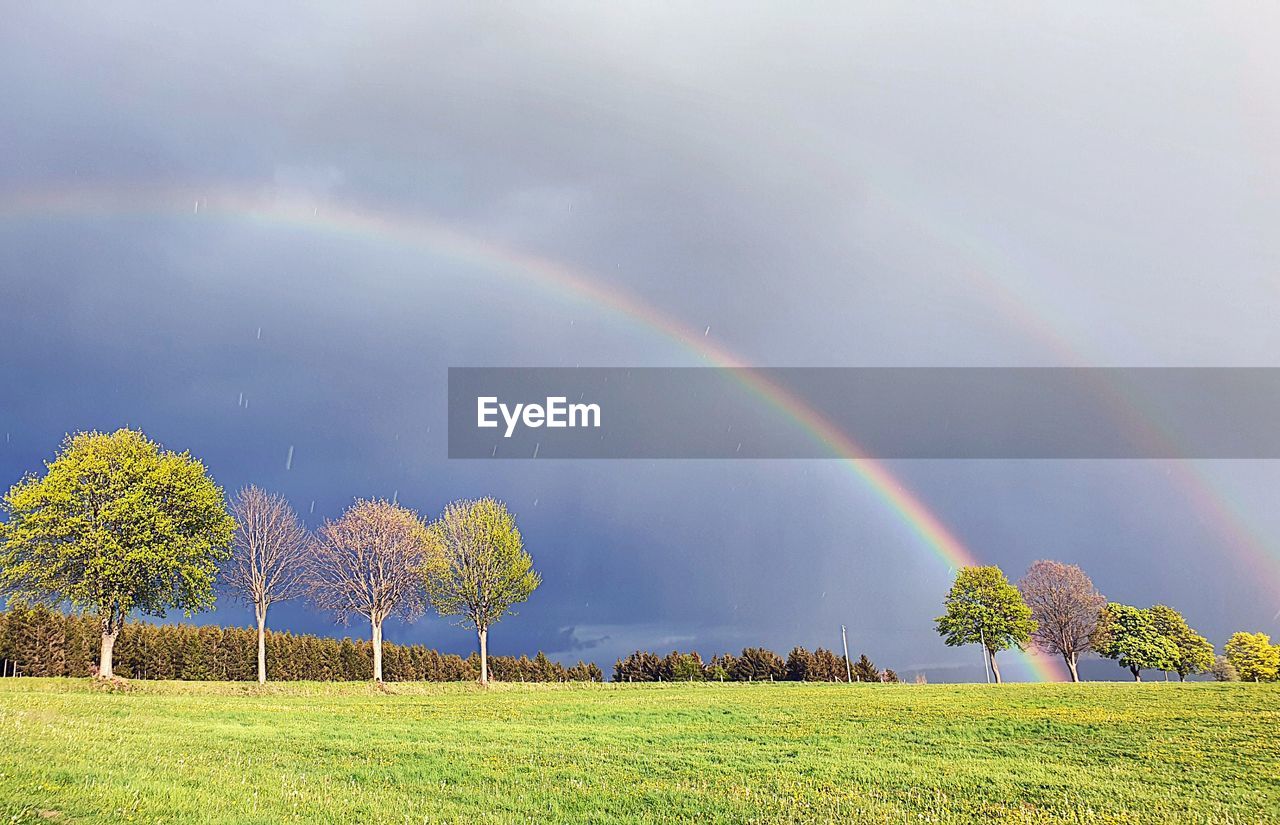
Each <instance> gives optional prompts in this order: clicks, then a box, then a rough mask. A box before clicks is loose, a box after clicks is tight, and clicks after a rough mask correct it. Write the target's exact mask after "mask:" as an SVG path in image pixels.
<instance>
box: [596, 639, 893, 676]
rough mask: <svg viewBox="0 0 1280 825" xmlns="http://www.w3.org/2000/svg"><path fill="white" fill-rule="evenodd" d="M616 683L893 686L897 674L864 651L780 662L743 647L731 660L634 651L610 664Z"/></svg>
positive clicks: (810, 654) (805, 654)
mask: <svg viewBox="0 0 1280 825" xmlns="http://www.w3.org/2000/svg"><path fill="white" fill-rule="evenodd" d="M613 680H614V681H615V682H689V681H694V682H697V681H723V682H780V681H790V682H845V681H855V682H897V681H898V674H897V673H894V672H893V671H892V670H889V669H886V670H883V671H882V670H880V669H879V668H877V667H876V666H875V665H874V664H873V663H872V661H871V660H870V659H868V658H867V655H866V654H865V653H864V654H862V656H861V657H860V658H859V659H858V660H857V661H855V662H847V661H846V660H845V657H843V656H838V655H836V654H835V653H832V652H831V651H830V650H827V649H826V648H821V647H820V648H818V649H816V650H813V651H809V650H808V649H806V648H803V647H795V648H792V649H791V653H789V654H788V655H787V658H786V659H783V658H782V657H781V656H779V655H778V654H777V653H774V652H773V651H772V650H769V649H768V648H763V647H747V648H743V650H742V653H741V654H739V655H737V656H735V655H734V654H732V653H724V654H721V655H719V656H713V657H712V658H711V660H710V661H709V662H704V661H703V659H702V657H701V656H700V655H698V652H697V651H690V652H689V653H681V652H679V651H677V650H673V651H671V652H670V653H668V654H667V655H666V656H658V655H657V654H656V653H651V652H649V651H647V650H637V651H636V652H635V653H632V654H631V655H629V656H627V657H626V658H625V659H619V660H618V661H617V662H615V663H614V665H613Z"/></svg>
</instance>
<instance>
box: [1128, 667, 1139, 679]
mask: <svg viewBox="0 0 1280 825" xmlns="http://www.w3.org/2000/svg"><path fill="white" fill-rule="evenodd" d="M1129 672H1130V673H1132V674H1133V681H1135V682H1141V681H1142V671H1140V670H1138V669H1137V668H1136V667H1132V666H1131V667H1130V668H1129Z"/></svg>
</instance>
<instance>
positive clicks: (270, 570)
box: [222, 485, 311, 684]
mask: <svg viewBox="0 0 1280 825" xmlns="http://www.w3.org/2000/svg"><path fill="white" fill-rule="evenodd" d="M231 510H232V512H233V513H234V514H235V519H236V524H237V527H236V533H235V545H234V549H233V551H232V554H231V558H230V559H229V560H228V561H227V563H226V564H225V565H224V566H223V569H222V578H223V580H224V581H225V582H226V583H227V584H228V585H230V587H232V588H233V589H234V590H235V592H236V594H237V595H238V596H239V597H240V598H241V599H242V600H243V601H244V602H245V603H246V604H250V605H252V606H253V615H254V617H255V618H256V619H257V620H258V682H259V683H260V684H265V683H266V681H267V634H266V628H267V608H268V607H270V606H271V605H272V604H274V603H275V602H279V601H285V600H286V599H292V598H294V597H296V596H300V595H302V592H303V588H304V585H305V579H304V577H303V575H302V573H303V566H304V564H305V562H306V553H307V545H308V543H309V542H310V538H311V537H310V535H309V534H308V533H307V529H306V528H305V527H303V526H302V523H301V522H300V521H299V520H298V515H297V513H295V512H294V511H293V508H292V507H290V506H289V502H287V501H285V499H284V497H283V496H280V495H276V494H275V493H268V492H267V491H266V490H263V489H261V488H258V487H254V486H252V485H250V486H248V487H245V488H244V489H243V490H241V491H240V493H239V494H238V495H237V496H236V500H235V502H234V503H233V504H232V506H231Z"/></svg>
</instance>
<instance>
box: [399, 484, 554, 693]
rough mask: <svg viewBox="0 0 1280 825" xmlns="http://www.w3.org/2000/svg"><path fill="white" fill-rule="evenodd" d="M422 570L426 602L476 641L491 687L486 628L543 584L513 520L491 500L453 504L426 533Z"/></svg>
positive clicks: (482, 676)
mask: <svg viewBox="0 0 1280 825" xmlns="http://www.w3.org/2000/svg"><path fill="white" fill-rule="evenodd" d="M429 535H430V541H429V552H428V553H427V556H426V561H425V563H424V564H423V566H422V579H423V582H424V583H425V585H426V590H427V598H428V601H430V603H431V605H432V606H433V607H435V609H436V612H437V613H439V614H440V615H441V616H457V617H459V620H460V623H461V624H463V625H465V626H467V627H471V628H474V629H475V631H476V635H477V636H478V637H479V639H480V683H481V684H484V685H487V684H489V658H488V653H489V647H488V644H489V628H490V627H491V626H492V625H493V624H494V623H496V622H498V621H499V620H500V619H501V618H502V617H503V616H505V615H507V613H508V612H511V608H512V606H514V605H517V604H520V603H521V602H524V601H526V600H527V599H528V598H529V596H531V595H532V594H533V591H534V590H536V589H537V588H538V585H539V584H541V583H542V577H541V576H539V575H538V574H537V573H536V572H535V571H534V569H533V558H532V557H530V555H529V554H528V553H527V552H525V549H524V542H523V540H522V539H521V538H520V531H519V530H518V529H517V528H516V520H515V517H514V516H512V515H511V513H509V512H507V506H506V505H505V504H503V503H502V502H500V501H497V500H495V499H492V498H482V499H479V500H476V501H455V502H453V503H452V504H450V505H449V506H448V507H446V508H445V510H444V513H443V514H442V515H441V516H440V518H439V519H438V520H436V521H435V522H434V523H432V525H431V527H430V530H429Z"/></svg>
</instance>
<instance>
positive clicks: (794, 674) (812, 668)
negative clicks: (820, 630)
mask: <svg viewBox="0 0 1280 825" xmlns="http://www.w3.org/2000/svg"><path fill="white" fill-rule="evenodd" d="M816 670H817V660H815V659H814V658H813V654H812V653H810V652H809V651H808V650H807V649H806V648H803V647H793V648H791V652H790V653H788V654H787V679H788V681H792V682H817V681H821V680H820V679H818V678H817V674H816Z"/></svg>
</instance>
